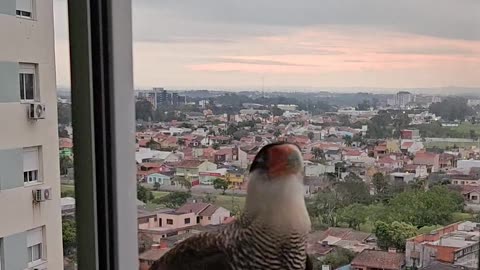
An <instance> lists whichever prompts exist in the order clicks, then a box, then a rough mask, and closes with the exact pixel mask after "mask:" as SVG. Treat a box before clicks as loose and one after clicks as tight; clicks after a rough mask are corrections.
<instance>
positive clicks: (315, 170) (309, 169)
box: [304, 161, 335, 176]
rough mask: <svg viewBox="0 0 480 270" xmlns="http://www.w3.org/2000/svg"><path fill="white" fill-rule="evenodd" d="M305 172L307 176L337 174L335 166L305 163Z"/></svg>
mask: <svg viewBox="0 0 480 270" xmlns="http://www.w3.org/2000/svg"><path fill="white" fill-rule="evenodd" d="M304 170H305V176H320V175H324V174H326V173H335V166H334V165H324V164H321V163H313V162H310V161H305V166H304Z"/></svg>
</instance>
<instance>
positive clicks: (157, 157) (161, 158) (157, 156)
mask: <svg viewBox="0 0 480 270" xmlns="http://www.w3.org/2000/svg"><path fill="white" fill-rule="evenodd" d="M181 158H182V156H181V155H180V154H177V153H172V152H170V151H157V150H152V149H150V148H144V147H140V148H138V150H137V151H136V152H135V160H136V161H137V163H143V162H150V161H157V162H177V161H180V160H181Z"/></svg>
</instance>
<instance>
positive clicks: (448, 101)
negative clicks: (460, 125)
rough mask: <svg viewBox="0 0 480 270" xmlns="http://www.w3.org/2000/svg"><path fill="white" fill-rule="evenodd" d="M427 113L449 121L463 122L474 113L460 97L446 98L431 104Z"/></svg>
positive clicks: (465, 100)
mask: <svg viewBox="0 0 480 270" xmlns="http://www.w3.org/2000/svg"><path fill="white" fill-rule="evenodd" d="M429 111H430V112H431V113H434V114H435V115H437V116H440V117H442V119H445V120H449V121H456V120H460V121H463V120H465V118H466V117H468V116H472V115H473V114H474V113H475V111H474V110H473V109H472V108H470V107H469V106H468V105H467V99H465V98H462V97H448V98H445V99H443V100H442V101H441V102H438V103H433V104H432V105H431V106H430V108H429Z"/></svg>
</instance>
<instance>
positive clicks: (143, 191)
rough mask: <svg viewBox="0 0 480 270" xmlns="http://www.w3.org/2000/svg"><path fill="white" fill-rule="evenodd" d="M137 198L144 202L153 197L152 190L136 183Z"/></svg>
mask: <svg viewBox="0 0 480 270" xmlns="http://www.w3.org/2000/svg"><path fill="white" fill-rule="evenodd" d="M137 198H138V199H139V200H140V201H142V202H144V203H147V202H149V201H151V200H153V199H154V197H153V193H152V191H150V190H149V189H147V188H146V187H144V186H142V185H140V184H137Z"/></svg>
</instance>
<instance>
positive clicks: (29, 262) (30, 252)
mask: <svg viewBox="0 0 480 270" xmlns="http://www.w3.org/2000/svg"><path fill="white" fill-rule="evenodd" d="M36 232H40V234H41V240H40V243H36V244H33V245H30V244H29V243H28V242H27V255H28V260H27V265H28V268H33V267H36V266H39V265H41V264H44V263H45V262H47V260H46V258H45V228H44V227H39V228H35V229H32V230H29V231H27V239H28V237H29V236H28V234H30V233H36ZM36 246H40V247H39V249H38V253H39V258H38V259H36V260H33V254H34V253H33V252H34V249H33V248H34V247H36Z"/></svg>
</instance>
